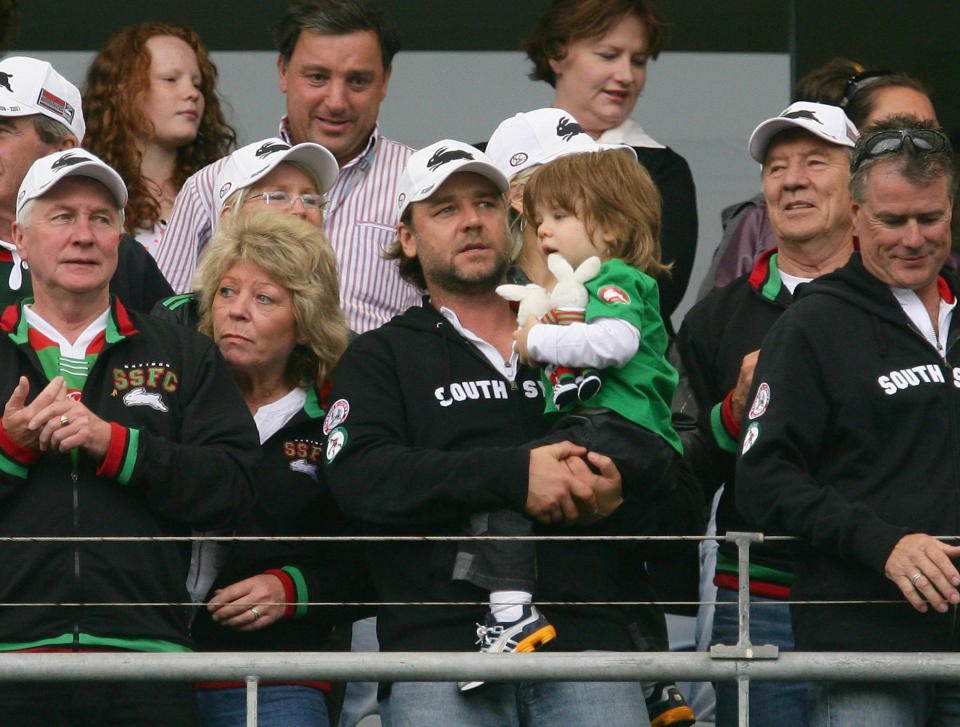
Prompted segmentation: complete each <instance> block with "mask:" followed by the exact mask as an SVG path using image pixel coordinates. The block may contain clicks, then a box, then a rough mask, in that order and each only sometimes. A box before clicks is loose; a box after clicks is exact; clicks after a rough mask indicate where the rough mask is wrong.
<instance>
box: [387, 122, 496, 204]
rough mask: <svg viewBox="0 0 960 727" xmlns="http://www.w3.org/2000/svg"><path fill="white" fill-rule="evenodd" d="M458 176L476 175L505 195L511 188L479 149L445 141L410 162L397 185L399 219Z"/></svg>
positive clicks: (425, 149)
mask: <svg viewBox="0 0 960 727" xmlns="http://www.w3.org/2000/svg"><path fill="white" fill-rule="evenodd" d="M455 172H476V173H477V174H479V175H481V176H483V177H486V178H487V179H489V180H490V181H491V182H493V183H494V184H495V185H497V189H499V190H500V192H501V193H503V192H506V191H507V190H508V189H509V188H510V184H509V183H508V182H507V178H506V177H504V176H503V174H502V173H501V172H500V170H498V169H497V167H496V165H495V164H494V163H493V162H492V161H491V160H490V157H488V156H487V155H486V154H484V153H483V152H482V151H480V150H479V149H477V148H476V147H475V146H470V144H465V143H463V142H462V141H454V140H453V139H441V140H440V141H437V142H434V143H433V144H431V145H430V146H427V147H424V148H423V149H421V150H420V151H418V152H414V154H413V156H411V157H410V158H409V159H407V164H406V166H405V167H404V169H403V174H401V175H400V179H399V180H398V182H397V219H398V220H399V219H400V217H402V216H403V212H404V210H406V209H407V207H409V206H410V205H411V204H412V203H414V202H420V201H422V200H425V199H427V198H428V197H429V196H430V195H431V194H433V193H434V192H435V191H436V190H437V187H439V186H440V185H441V184H443V183H444V182H445V181H446V180H447V177H449V176H450V175H451V174H454V173H455Z"/></svg>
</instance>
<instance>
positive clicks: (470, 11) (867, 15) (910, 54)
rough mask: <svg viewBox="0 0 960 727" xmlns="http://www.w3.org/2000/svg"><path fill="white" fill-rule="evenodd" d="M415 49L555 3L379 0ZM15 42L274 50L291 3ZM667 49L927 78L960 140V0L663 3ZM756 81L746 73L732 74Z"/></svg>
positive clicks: (100, 3)
mask: <svg viewBox="0 0 960 727" xmlns="http://www.w3.org/2000/svg"><path fill="white" fill-rule="evenodd" d="M382 3H383V5H384V7H386V8H387V11H388V13H389V14H390V15H391V17H393V18H394V19H395V20H396V22H397V24H398V25H399V26H400V30H401V33H402V35H403V38H404V44H405V47H406V48H407V49H409V50H512V49H516V48H517V47H518V45H519V42H520V39H521V38H522V37H523V35H524V34H525V33H526V32H528V31H529V29H530V28H532V27H533V26H534V24H535V23H536V20H537V18H538V17H539V16H540V14H541V13H542V12H543V10H544V9H545V8H546V7H547V6H548V5H549V0H520V2H517V0H509V1H508V0H382ZM18 4H19V6H20V7H19V10H20V18H19V24H18V27H16V28H15V29H14V32H13V33H12V34H11V37H10V39H9V40H8V47H10V48H31V49H36V50H90V49H95V48H97V47H99V45H100V44H102V43H103V41H104V40H105V39H106V38H107V37H108V36H109V35H110V34H111V33H112V32H114V31H115V30H117V29H118V28H121V27H123V26H124V25H128V24H131V23H136V22H140V21H143V20H146V19H162V20H176V21H180V22H185V23H188V24H190V25H193V26H194V27H195V28H196V29H197V30H198V31H199V33H200V35H201V36H202V37H203V38H204V39H205V40H206V42H207V43H208V45H209V46H210V48H212V49H214V50H244V49H251V50H264V49H269V48H271V47H272V45H271V40H270V34H269V30H268V29H269V27H270V25H271V23H272V22H273V21H274V20H275V18H276V17H277V16H278V15H279V14H280V12H281V11H282V8H283V7H284V2H283V0H257V1H256V2H254V1H253V0H235V1H234V2H226V3H225V2H216V1H214V0H161V2H156V1H151V2H146V1H144V0H74V1H73V2H71V3H68V2H65V0H19V2H18ZM658 5H659V7H660V9H661V11H662V14H663V15H664V16H665V17H666V19H667V20H668V22H669V23H670V36H669V41H668V44H667V46H666V47H667V49H668V50H671V51H686V52H698V51H702V52H718V51H719V52H772V53H788V52H790V53H792V60H793V70H794V77H796V75H797V74H803V73H804V72H806V71H808V70H810V69H811V68H813V67H815V66H816V65H818V64H820V63H822V62H823V61H825V60H827V59H829V58H831V57H832V56H835V55H846V56H848V57H850V58H853V59H855V60H858V61H860V62H861V63H863V64H865V65H866V66H868V67H872V68H892V69H897V70H904V71H907V72H908V73H911V74H913V75H916V76H918V77H919V78H920V79H921V80H923V81H924V82H925V83H927V84H928V85H929V86H930V88H931V90H932V92H933V96H934V103H935V105H936V107H937V110H938V113H939V115H940V118H941V122H942V123H943V124H944V126H946V127H947V128H948V129H950V130H951V132H953V134H954V135H955V137H956V136H958V135H960V94H958V93H957V89H958V84H957V79H958V78H960V53H958V52H957V44H956V41H955V36H956V34H957V31H958V29H960V4H958V3H955V2H951V1H950V0H923V1H922V2H913V3H903V2H902V0H853V1H852V2H851V1H848V2H843V3H841V2H815V1H814V0H659V3H658ZM730 82H731V83H749V79H748V78H746V79H745V78H737V79H730Z"/></svg>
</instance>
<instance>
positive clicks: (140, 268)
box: [0, 56, 173, 312]
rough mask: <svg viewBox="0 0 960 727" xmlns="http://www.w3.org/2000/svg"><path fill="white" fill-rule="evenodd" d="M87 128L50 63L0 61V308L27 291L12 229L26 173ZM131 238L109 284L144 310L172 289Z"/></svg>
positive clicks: (76, 97)
mask: <svg viewBox="0 0 960 727" xmlns="http://www.w3.org/2000/svg"><path fill="white" fill-rule="evenodd" d="M85 131H86V126H85V124H84V121H83V111H82V109H81V107H80V92H79V91H78V90H77V88H76V86H74V85H73V84H72V83H70V82H69V81H68V80H67V79H65V78H64V77H63V76H61V75H60V74H59V73H57V71H56V69H54V68H53V66H51V65H50V64H49V63H47V62H46V61H41V60H38V59H36V58H28V57H25V56H13V57H10V58H5V59H3V61H0V310H2V309H3V308H4V307H6V306H7V305H9V304H10V303H12V302H14V301H16V300H17V299H18V298H21V297H23V296H28V295H30V292H31V287H30V273H29V270H28V268H27V266H25V265H23V264H22V261H21V259H20V254H19V253H18V252H17V249H16V246H15V245H14V244H13V238H12V237H11V230H10V227H11V225H12V224H13V220H14V215H15V213H16V197H17V190H18V189H19V188H20V184H21V182H23V178H24V175H25V174H26V172H27V169H29V168H30V165H31V164H33V162H34V161H36V160H37V159H38V158H40V157H42V156H45V155H47V154H50V153H52V152H55V151H60V150H63V149H69V148H73V147H76V146H79V145H80V143H81V142H82V141H83V135H84V132H85ZM135 242H136V241H135V240H134V239H133V238H132V237H130V236H129V235H125V236H124V237H123V238H122V240H121V243H120V247H119V250H118V256H119V259H118V265H117V271H116V273H115V275H114V278H113V280H112V281H111V286H110V287H111V290H112V291H113V292H114V294H116V295H117V297H119V298H120V299H121V300H122V301H123V302H124V303H125V304H126V305H127V307H128V308H131V309H133V310H139V311H142V312H147V311H149V310H150V308H151V307H152V306H153V304H154V303H156V302H157V301H158V300H162V299H163V298H165V297H167V296H169V295H170V294H171V293H172V292H173V291H172V290H171V288H170V286H169V285H168V284H167V282H166V280H165V279H164V277H163V275H162V274H161V273H160V269H159V268H158V267H157V265H156V263H155V262H154V261H153V259H152V258H151V257H150V255H149V254H147V255H144V254H143V253H144V252H145V251H144V250H143V249H142V248H143V246H142V245H141V246H139V249H138V246H137V245H136V244H134V243H135Z"/></svg>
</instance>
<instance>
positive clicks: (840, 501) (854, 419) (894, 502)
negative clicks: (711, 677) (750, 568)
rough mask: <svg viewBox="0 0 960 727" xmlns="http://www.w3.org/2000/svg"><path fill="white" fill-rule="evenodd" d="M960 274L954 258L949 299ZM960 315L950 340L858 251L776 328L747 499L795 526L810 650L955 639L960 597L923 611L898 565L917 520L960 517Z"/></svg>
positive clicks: (769, 342) (750, 440)
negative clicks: (899, 576) (929, 327)
mask: <svg viewBox="0 0 960 727" xmlns="http://www.w3.org/2000/svg"><path fill="white" fill-rule="evenodd" d="M958 291H960V282H958V281H957V279H956V278H954V277H952V276H948V274H947V273H944V277H943V278H941V279H940V292H941V296H942V297H943V298H944V299H945V300H947V301H948V302H949V301H951V300H954V299H955V298H954V296H955V295H956V293H957V292H958ZM958 338H960V317H958V316H957V315H956V313H955V314H954V315H953V318H952V321H951V325H950V330H949V333H948V339H947V340H948V343H947V347H946V349H945V351H943V352H938V351H937V349H936V348H935V347H934V346H933V345H931V344H930V343H929V342H928V341H927V340H926V339H925V338H924V337H923V335H922V334H921V333H920V331H919V330H917V329H916V327H915V326H914V324H913V323H912V322H911V321H910V319H909V318H908V317H907V315H906V314H905V313H904V311H903V309H902V308H901V306H900V304H899V303H898V302H897V300H896V298H895V297H894V295H893V293H892V292H891V291H890V289H889V288H888V287H887V286H886V285H885V284H884V283H882V282H880V281H879V280H878V279H876V278H875V277H873V276H872V275H870V274H869V273H868V272H867V271H866V270H865V269H864V267H863V264H862V262H861V258H860V255H859V253H855V254H854V255H853V257H852V258H851V259H850V262H849V263H848V264H847V265H846V266H844V267H843V268H841V269H839V270H837V271H835V272H833V273H831V274H829V275H826V276H823V277H821V278H818V279H817V280H815V281H814V282H812V283H810V284H809V285H806V286H802V287H801V288H799V289H798V291H797V300H796V301H795V302H794V304H793V305H792V306H791V307H790V308H789V310H787V311H786V312H785V313H784V314H783V316H782V317H781V318H780V319H779V321H778V322H777V323H776V324H775V325H774V326H773V328H772V329H771V330H770V333H769V335H768V336H767V338H766V339H765V340H764V345H763V348H762V349H761V354H760V360H759V363H758V365H757V368H756V371H755V373H754V379H753V394H754V397H753V398H752V399H751V401H752V402H753V403H752V405H751V408H750V410H749V412H748V414H747V419H746V421H745V423H744V427H743V431H742V433H741V446H742V454H741V458H740V460H739V462H738V466H737V505H738V507H739V508H740V509H741V511H742V512H743V514H744V516H745V517H746V518H747V519H748V520H750V521H752V522H755V523H757V524H758V525H759V526H760V527H761V528H764V529H774V530H778V531H782V532H785V533H789V534H792V535H796V536H798V537H800V538H801V540H802V543H801V547H800V549H799V551H798V559H797V562H796V572H795V580H794V585H793V590H792V593H791V598H792V600H794V601H824V600H831V601H857V602H862V601H889V602H892V603H872V604H864V603H856V604H842V603H841V604H813V605H795V606H793V616H794V628H795V631H796V633H797V648H798V649H799V650H863V651H944V650H954V649H955V648H956V645H957V640H956V623H955V621H956V615H957V614H956V607H953V608H951V609H950V612H949V613H947V614H939V613H936V612H933V610H932V609H931V610H930V611H929V612H928V613H925V614H921V613H919V612H917V611H915V610H914V609H913V608H912V607H911V606H910V605H909V604H908V603H907V601H906V599H905V598H904V597H903V594H902V593H901V592H900V589H899V588H898V587H897V586H896V585H895V584H894V583H893V582H892V581H890V580H888V579H887V578H886V577H885V576H884V572H883V571H884V565H885V563H886V560H887V558H888V556H889V555H890V552H891V550H892V549H893V547H894V545H895V544H896V543H897V541H898V540H899V539H900V538H901V537H903V536H904V535H906V534H908V533H917V532H921V533H928V534H930V535H947V534H956V533H958V532H960V458H958V453H960V346H958V345H957V339H958Z"/></svg>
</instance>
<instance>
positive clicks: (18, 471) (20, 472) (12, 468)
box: [0, 452, 30, 480]
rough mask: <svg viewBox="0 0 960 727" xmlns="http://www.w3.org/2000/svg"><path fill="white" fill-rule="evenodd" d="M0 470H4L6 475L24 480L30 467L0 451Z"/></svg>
mask: <svg viewBox="0 0 960 727" xmlns="http://www.w3.org/2000/svg"><path fill="white" fill-rule="evenodd" d="M0 472H5V473H6V474H8V475H11V476H13V477H19V478H20V479H21V480H25V479H27V475H28V474H29V472H30V469H29V468H28V467H26V466H24V465H22V464H20V463H19V462H15V461H14V460H12V459H10V458H9V457H7V456H6V455H4V454H3V453H2V452H0Z"/></svg>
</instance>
